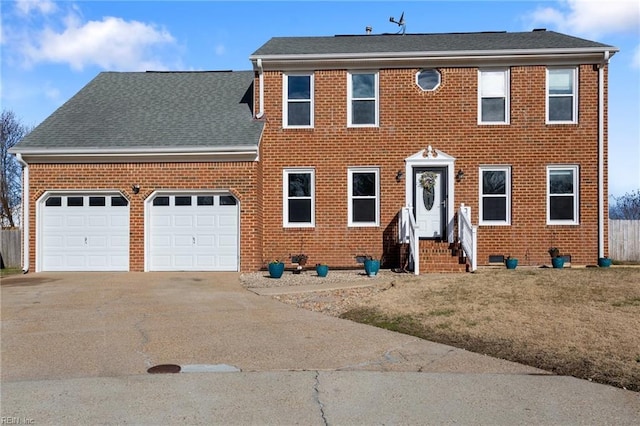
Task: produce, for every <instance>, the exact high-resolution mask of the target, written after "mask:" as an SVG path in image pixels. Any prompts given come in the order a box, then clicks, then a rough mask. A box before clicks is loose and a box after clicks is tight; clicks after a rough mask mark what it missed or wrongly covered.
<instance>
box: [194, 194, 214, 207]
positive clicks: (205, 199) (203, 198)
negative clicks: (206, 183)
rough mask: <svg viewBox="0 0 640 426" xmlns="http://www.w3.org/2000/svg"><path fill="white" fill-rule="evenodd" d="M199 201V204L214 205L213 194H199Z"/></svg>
mask: <svg viewBox="0 0 640 426" xmlns="http://www.w3.org/2000/svg"><path fill="white" fill-rule="evenodd" d="M197 202H198V205H199V206H212V205H213V195H199V196H198V200H197Z"/></svg>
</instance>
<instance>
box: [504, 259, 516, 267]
mask: <svg viewBox="0 0 640 426" xmlns="http://www.w3.org/2000/svg"><path fill="white" fill-rule="evenodd" d="M505 263H506V264H507V269H516V267H517V266H518V259H507V260H506V261H505Z"/></svg>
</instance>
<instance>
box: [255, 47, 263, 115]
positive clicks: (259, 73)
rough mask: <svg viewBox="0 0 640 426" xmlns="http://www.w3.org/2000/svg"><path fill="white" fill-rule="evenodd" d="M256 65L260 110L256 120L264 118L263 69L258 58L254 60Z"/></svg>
mask: <svg viewBox="0 0 640 426" xmlns="http://www.w3.org/2000/svg"><path fill="white" fill-rule="evenodd" d="M256 65H257V66H258V81H259V84H260V89H259V90H260V95H259V98H260V101H259V102H260V110H259V111H258V114H257V115H256V118H262V117H263V116H264V69H263V68H262V59H260V58H258V59H257V60H256Z"/></svg>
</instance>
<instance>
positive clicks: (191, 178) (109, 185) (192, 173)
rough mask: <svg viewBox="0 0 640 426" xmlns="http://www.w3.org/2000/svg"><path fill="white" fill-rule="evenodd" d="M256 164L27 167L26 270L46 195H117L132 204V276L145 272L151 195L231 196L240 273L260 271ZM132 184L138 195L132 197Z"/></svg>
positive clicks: (32, 257) (32, 260) (33, 252)
mask: <svg viewBox="0 0 640 426" xmlns="http://www.w3.org/2000/svg"><path fill="white" fill-rule="evenodd" d="M259 173H260V171H259V168H258V166H257V163H253V162H238V163H155V164H152V163H149V164H31V165H30V169H29V174H30V188H29V189H30V200H29V205H30V224H29V226H30V229H31V232H30V239H29V246H30V256H29V258H30V265H29V268H30V269H31V270H33V271H35V259H36V241H35V235H36V214H35V211H36V210H35V209H36V202H37V200H38V198H39V197H40V196H41V195H42V194H43V193H44V192H45V191H58V190H77V189H82V190H87V191H90V190H118V191H120V192H122V193H123V194H124V195H125V196H126V197H127V198H128V199H129V201H130V204H129V206H130V207H129V208H130V216H131V219H130V220H131V222H130V249H129V268H130V270H131V271H143V270H144V200H145V199H146V198H147V197H148V196H149V195H150V194H151V193H152V192H153V191H155V190H159V189H175V190H230V191H231V193H233V195H234V196H235V197H236V198H237V199H238V200H239V201H240V229H241V235H240V241H241V244H240V268H241V270H242V271H252V270H256V269H258V268H260V265H261V255H260V251H261V246H262V241H261V222H260V220H259V219H258V218H259V216H260V209H261V203H260V199H259V198H260V197H259V195H260V192H259V191H256V187H258V188H259V182H260V179H258V176H259ZM133 184H138V185H140V192H139V193H138V194H134V193H133V192H132V191H131V186H132V185H133Z"/></svg>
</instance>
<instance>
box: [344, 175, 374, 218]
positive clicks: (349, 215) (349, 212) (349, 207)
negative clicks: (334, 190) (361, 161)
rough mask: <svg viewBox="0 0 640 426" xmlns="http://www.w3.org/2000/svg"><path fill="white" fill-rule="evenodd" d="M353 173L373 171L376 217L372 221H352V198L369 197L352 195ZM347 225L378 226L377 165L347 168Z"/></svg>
mask: <svg viewBox="0 0 640 426" xmlns="http://www.w3.org/2000/svg"><path fill="white" fill-rule="evenodd" d="M354 173H374V174H375V176H376V183H375V184H376V194H375V200H376V219H375V221H374V222H354V221H353V200H354V199H357V198H366V199H370V197H354V196H353V174H354ZM347 198H348V200H347V226H349V227H357V228H363V227H377V226H380V168H378V167H350V168H349V169H348V170H347Z"/></svg>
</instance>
